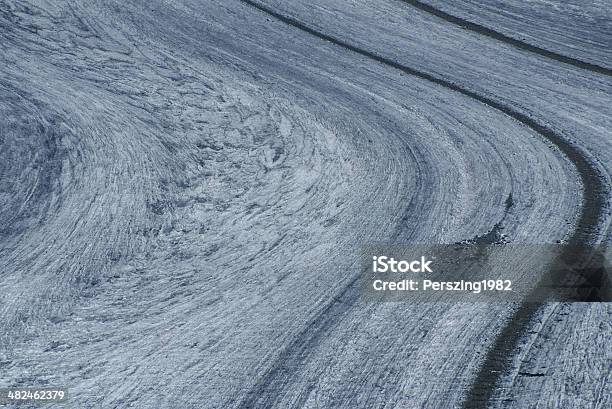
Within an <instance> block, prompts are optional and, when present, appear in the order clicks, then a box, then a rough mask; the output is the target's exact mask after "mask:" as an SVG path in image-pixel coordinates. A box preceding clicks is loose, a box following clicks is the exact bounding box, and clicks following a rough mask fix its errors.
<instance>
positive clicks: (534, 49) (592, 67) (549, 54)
mask: <svg viewBox="0 0 612 409" xmlns="http://www.w3.org/2000/svg"><path fill="white" fill-rule="evenodd" d="M399 1H401V2H403V3H407V4H409V5H411V6H412V7H415V8H417V9H419V10H421V11H424V12H426V13H429V14H432V15H434V16H436V17H439V18H441V19H443V20H444V21H446V22H448V23H451V24H454V25H456V26H459V27H461V28H463V29H465V30H469V31H473V32H475V33H478V34H480V35H484V36H487V37H489V38H492V39H494V40H497V41H501V42H503V43H506V44H509V45H511V46H513V47H516V48H518V49H520V50H524V51H528V52H530V53H534V54H537V55H540V56H542V57H546V58H550V59H551V60H555V61H558V62H562V63H564V64H569V65H573V66H574V67H577V68H581V69H583V70H588V71H592V72H596V73H597V74H603V75H608V76H612V69H610V68H606V67H602V66H600V65H597V64H592V63H589V62H586V61H582V60H579V59H577V58H572V57H568V56H566V55H563V54H559V53H556V52H554V51H550V50H547V49H545V48H541V47H538V46H535V45H532V44H529V43H526V42H524V41H521V40H517V39H516V38H512V37H509V36H507V35H505V34H502V33H500V32H498V31H495V30H492V29H490V28H488V27H485V26H483V25H480V24H478V23H474V22H471V21H468V20H464V19H462V18H460V17H456V16H453V15H451V14H448V13H446V12H444V11H442V10H440V9H437V8H435V7H433V6H430V5H429V4H425V3H423V2H420V1H417V0H399Z"/></svg>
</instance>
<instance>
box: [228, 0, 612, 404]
mask: <svg viewBox="0 0 612 409" xmlns="http://www.w3.org/2000/svg"><path fill="white" fill-rule="evenodd" d="M240 1H241V2H242V3H244V4H246V5H249V6H251V7H253V8H255V9H258V10H260V11H261V12H263V13H265V14H268V15H270V16H272V17H274V18H276V19H277V20H279V21H281V22H283V23H285V24H287V25H289V26H292V27H295V28H297V29H299V30H302V31H304V32H306V33H308V34H311V35H313V36H315V37H318V38H320V39H322V40H325V41H329V42H330V43H332V44H335V45H337V46H339V47H342V48H344V49H346V50H349V51H352V52H355V53H357V54H359V55H362V56H364V57H367V58H370V59H372V60H374V61H377V62H379V63H381V64H384V65H387V66H389V67H392V68H395V69H397V70H399V71H402V72H404V73H406V74H409V75H412V76H415V77H417V78H421V79H424V80H427V81H430V82H432V83H434V84H437V85H440V86H442V87H445V88H448V89H450V90H453V91H456V92H458V93H460V94H462V95H465V96H467V97H469V98H473V99H475V100H477V101H479V102H481V103H483V104H485V105H488V106H490V107H492V108H495V109H497V110H499V111H500V112H502V113H504V114H506V115H508V116H509V117H511V118H514V119H515V120H517V121H519V122H521V123H523V124H524V125H525V126H527V127H529V128H531V129H532V130H534V131H535V132H537V133H539V134H540V135H542V136H543V137H544V138H545V139H547V140H549V141H550V142H551V143H553V144H554V145H555V146H556V147H557V149H559V150H560V151H561V152H562V153H563V154H564V155H565V156H566V157H567V158H568V159H569V161H570V162H571V163H572V164H573V165H574V166H575V168H576V170H577V172H578V174H579V176H580V179H581V182H582V184H583V192H588V194H583V206H582V209H581V212H580V216H579V219H578V222H577V226H576V230H575V231H574V233H573V235H572V237H571V238H570V239H569V243H568V244H570V245H579V244H585V243H593V242H594V241H595V240H596V238H597V236H598V233H599V231H598V227H599V222H600V219H601V218H602V214H603V212H604V209H605V205H606V197H607V190H606V187H605V183H604V182H603V180H602V178H601V176H600V174H599V172H598V171H597V168H596V167H595V166H594V165H592V164H591V163H590V162H589V161H588V159H586V157H585V156H584V155H583V154H582V152H581V151H580V149H578V148H577V147H575V146H573V145H572V144H571V143H569V142H568V141H567V140H565V139H564V138H563V137H561V136H560V135H557V134H556V133H555V132H554V131H553V130H552V129H550V128H548V127H546V126H544V125H541V124H539V123H538V122H536V121H535V120H534V119H532V118H530V117H529V116H527V115H525V114H522V113H520V112H518V111H515V110H514V109H512V108H511V107H509V106H507V105H504V104H502V103H500V102H497V101H495V100H493V99H490V98H487V97H485V96H482V95H480V94H477V93H476V92H473V91H470V90H468V89H465V88H462V87H461V86H459V85H457V84H455V83H452V82H450V81H447V80H444V79H441V78H437V77H435V76H433V75H431V74H428V73H426V72H422V71H418V70H416V69H413V68H410V67H407V66H405V65H402V64H400V63H398V62H396V61H393V60H391V59H388V58H386V57H382V56H380V55H378V54H375V53H373V52H370V51H367V50H364V49H362V48H359V47H356V46H354V45H351V44H349V43H346V42H344V41H342V40H340V39H337V38H335V37H332V36H330V35H327V34H324V33H321V32H319V31H317V30H315V29H313V28H311V27H308V26H307V25H305V24H304V23H302V22H300V21H298V20H295V19H293V18H291V17H287V16H284V15H282V14H279V13H277V12H276V11H274V10H272V9H270V8H268V7H266V6H264V5H261V4H259V3H256V2H254V1H252V0H240ZM357 281H358V280H357V277H355V278H354V279H353V280H352V281H351V282H350V283H349V284H348V285H347V287H345V289H344V290H343V292H342V293H341V294H339V295H338V297H336V298H335V299H334V300H332V301H331V302H330V303H329V304H328V305H327V306H326V307H325V308H324V309H323V310H322V311H321V312H320V313H319V314H318V315H317V316H316V317H315V318H314V319H313V320H312V321H311V323H310V324H309V325H308V326H307V327H306V328H305V329H304V330H303V331H302V332H301V333H300V334H298V338H295V340H294V341H293V342H292V343H291V344H290V345H288V346H287V348H286V349H285V350H284V351H283V352H282V353H281V354H280V356H279V357H278V359H277V361H276V362H275V364H274V365H272V367H271V368H270V369H269V370H268V372H267V373H266V374H265V375H264V377H263V378H261V379H260V380H258V382H257V383H256V385H255V386H254V388H252V389H251V390H250V391H249V393H248V394H247V396H246V397H245V399H244V400H242V401H241V402H240V407H242V408H245V409H246V408H255V407H270V406H271V405H272V404H273V403H274V402H275V401H276V399H278V398H280V397H279V393H280V391H281V390H282V387H283V385H285V384H286V381H285V379H287V378H289V377H291V375H292V374H293V373H294V372H295V371H296V370H298V369H299V368H298V366H299V364H300V362H302V361H303V358H304V357H303V354H304V353H305V352H306V351H308V350H310V349H311V347H312V346H313V345H315V344H317V343H318V342H319V341H320V339H321V337H322V335H323V334H324V333H325V332H326V331H327V330H328V329H329V328H330V327H331V326H333V325H334V323H335V322H337V320H338V319H340V318H341V317H342V316H344V315H345V314H346V313H347V312H348V311H349V310H350V307H351V305H353V304H354V303H355V301H356V299H357V293H358V291H357V285H356V283H357ZM577 301H580V300H577ZM584 301H587V300H584ZM588 301H593V300H591V299H589V300H588ZM540 306H541V304H538V303H523V304H521V305H520V306H519V307H518V309H517V310H516V312H515V313H514V315H513V316H512V318H511V319H510V320H509V321H508V323H507V324H506V326H505V327H504V329H503V330H502V332H501V333H500V334H499V335H498V336H497V337H496V340H495V342H494V343H493V346H492V347H491V349H490V350H489V351H488V353H487V356H486V358H485V360H484V362H483V364H482V365H481V368H480V370H479V372H478V374H477V376H476V378H475V380H474V381H473V382H472V385H471V386H470V389H469V391H468V393H467V395H466V399H465V401H464V403H463V407H464V408H485V407H487V404H488V402H489V400H490V399H491V397H492V396H493V393H494V391H495V387H496V385H497V383H498V381H499V379H500V377H501V375H502V373H503V370H504V369H505V368H507V367H508V366H509V364H510V363H511V356H512V353H513V351H514V350H515V349H516V346H517V344H518V341H519V338H520V337H521V335H522V334H523V333H525V330H526V328H527V326H528V325H529V323H530V321H531V319H532V318H533V317H534V315H535V313H536V312H537V311H538V310H539V309H540ZM266 394H269V395H270V400H267V399H268V398H267V397H265V396H264V395H266Z"/></svg>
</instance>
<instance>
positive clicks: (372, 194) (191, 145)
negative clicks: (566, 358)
mask: <svg viewBox="0 0 612 409" xmlns="http://www.w3.org/2000/svg"><path fill="white" fill-rule="evenodd" d="M329 4H331V3H329ZM379 4H382V5H383V6H379ZM274 6H275V7H279V9H281V10H283V9H282V7H281V6H284V7H289V6H291V7H296V8H294V9H284V10H285V11H288V12H289V11H290V12H292V13H294V14H296V15H299V13H298V11H299V10H300V9H299V8H298V7H299V6H300V4H298V3H291V4H286V3H284V4H283V5H281V4H274ZM370 6H371V7H373V8H371V9H369V10H370V11H369V12H368V11H367V9H365V8H359V9H363V10H366V11H364V12H363V13H364V14H365V16H363V15H350V14H347V13H348V12H347V10H349V9H339V10H333V11H332V9H331V8H328V7H331V6H329V5H325V7H324V6H323V5H318V7H317V5H316V4H313V5H312V6H310V7H311V8H312V7H314V9H315V10H318V11H322V12H324V14H326V15H327V17H325V18H327V20H326V19H325V18H323V17H318V16H319V15H318V14H317V13H314V10H312V9H309V10H308V14H304V16H307V17H308V18H310V19H311V20H309V21H313V22H315V24H319V23H320V25H321V27H322V28H324V29H325V30H329V31H330V32H333V31H332V30H334V29H337V30H338V31H337V32H335V34H342V35H345V36H346V37H347V38H349V39H352V40H354V41H358V42H360V44H362V45H364V46H367V47H370V48H372V49H376V50H377V51H379V50H388V51H390V52H392V53H396V54H394V55H393V57H402V56H403V57H402V58H408V57H410V56H415V55H416V56H419V55H420V56H421V58H412V57H411V58H409V59H410V62H411V63H414V62H416V63H417V64H421V66H422V67H424V68H428V69H431V70H432V71H433V72H436V73H437V74H440V75H441V76H445V77H446V78H450V79H453V80H455V79H461V81H468V83H469V84H472V85H474V87H481V88H480V89H479V90H482V91H483V92H489V93H496V94H497V92H498V91H499V92H500V93H499V95H500V98H502V99H504V100H510V101H511V102H517V101H516V100H520V102H521V104H523V106H524V107H525V110H527V111H528V112H533V113H534V115H537V116H538V117H539V118H541V117H544V118H545V119H546V121H547V123H552V124H555V125H556V124H563V128H562V129H564V130H568V133H571V135H572V136H573V137H575V138H583V139H581V140H580V141H581V143H584V144H585V146H587V147H588V149H589V152H592V154H593V157H594V161H599V163H603V164H604V165H605V164H606V163H610V162H605V160H606V158H609V155H610V148H609V134H608V133H607V132H608V131H607V130H609V129H610V128H609V127H608V124H609V121H610V119H609V118H608V115H609V112H608V111H607V110H606V109H605V106H606V105H604V103H605V102H606V101H607V100H608V99H609V93H607V88H605V87H606V86H607V83H606V82H604V81H603V80H601V79H600V78H598V77H590V76H588V75H586V74H584V75H583V74H582V73H578V74H577V73H576V72H575V71H572V70H570V69H566V68H560V70H561V74H547V72H548V68H549V63H548V62H546V61H539V60H537V59H530V58H529V57H525V56H524V55H522V54H521V53H517V52H515V51H513V50H506V49H504V48H503V47H502V46H500V45H499V44H495V43H493V42H488V41H484V42H483V40H482V39H480V38H478V37H477V36H474V35H471V34H464V35H463V37H456V34H457V33H456V30H455V29H453V28H448V27H446V26H445V25H444V24H442V23H439V22H438V23H435V24H434V22H433V20H431V21H430V20H428V17H426V16H421V15H420V14H416V15H417V16H420V17H418V18H420V19H422V20H420V21H421V23H419V21H414V22H412V21H411V24H412V28H411V30H415V33H417V34H418V36H416V34H414V35H415V36H416V37H415V38H417V39H419V42H415V41H409V40H408V39H406V38H403V37H402V36H401V35H396V34H393V36H390V35H389V34H388V33H387V34H385V32H386V30H387V29H388V27H391V26H392V25H389V24H388V23H389V21H390V22H391V23H392V22H393V19H394V18H397V17H394V16H398V15H399V16H402V18H403V19H408V18H412V17H410V16H412V15H413V14H414V13H412V12H410V11H408V10H405V9H401V8H399V6H398V5H397V4H391V3H383V2H377V3H376V4H374V5H370ZM377 7H389V9H388V10H379V9H377ZM351 10H352V9H351ZM1 11H2V13H1V14H0V18H1V20H0V27H1V30H0V35H1V36H2V42H1V43H2V47H3V48H2V50H3V53H2V54H1V58H2V64H1V65H0V70H1V72H2V80H1V83H0V84H1V87H2V88H1V89H2V96H3V97H2V100H1V102H0V104H1V109H2V113H3V116H4V118H6V120H3V127H2V128H0V130H1V132H2V133H1V135H0V136H1V138H2V139H1V140H0V143H1V144H2V153H1V154H2V158H3V160H2V161H1V162H2V163H3V164H2V165H0V166H2V168H1V171H2V185H1V186H2V192H1V193H2V196H1V198H2V199H1V200H2V205H3V206H2V216H3V218H5V219H4V220H8V221H7V222H6V223H4V226H3V230H2V245H1V248H0V251H1V252H0V262H1V264H0V265H1V267H2V270H1V276H0V290H1V292H0V294H1V295H0V297H2V298H0V322H1V324H0V326H1V328H0V334H2V338H1V340H0V342H1V343H0V347H1V349H0V369H1V372H0V373H1V375H0V383H2V386H7V385H11V386H31V385H62V386H65V387H67V388H68V389H69V393H70V400H69V403H68V404H67V406H69V407H100V408H108V407H117V408H123V407H128V406H132V407H142V408H148V407H151V408H152V407H176V408H183V407H211V408H217V407H218V408H221V407H240V406H242V407H255V406H262V407H267V406H276V407H288V406H289V407H291V406H304V407H321V406H322V407H330V406H331V407H334V406H336V407H351V408H352V407H383V406H385V405H388V406H391V407H393V406H400V407H401V406H406V407H410V406H420V405H422V406H424V407H440V406H441V405H446V406H450V407H453V406H457V405H459V404H460V402H461V399H462V397H463V394H464V393H465V390H466V388H467V387H468V386H469V383H470V380H471V377H472V376H473V374H474V373H475V371H476V370H477V368H478V364H479V362H480V358H481V357H482V356H483V355H484V353H485V352H486V349H487V347H488V346H489V345H490V344H491V342H492V339H493V337H494V334H495V332H496V331H497V330H498V328H499V327H500V326H502V325H503V321H502V320H500V319H499V316H500V315H501V316H504V314H506V315H507V314H508V313H509V311H510V308H509V307H504V306H499V307H491V306H478V305H462V306H454V307H452V308H451V307H450V306H446V305H443V304H440V305H436V304H432V305H426V306H411V305H405V304H399V305H397V304H393V305H363V304H361V303H359V302H357V301H355V297H354V296H353V294H352V292H351V291H350V288H351V287H350V282H351V281H352V279H353V277H354V276H355V275H356V274H357V272H358V267H357V265H358V262H359V248H360V246H361V245H362V244H365V243H371V242H385V241H386V242H399V243H409V242H453V241H458V240H463V239H469V238H472V237H474V236H481V235H485V234H487V233H488V232H490V231H491V229H492V228H493V226H495V225H496V224H499V225H500V226H501V227H502V231H503V234H504V235H505V236H506V237H505V238H506V240H510V241H529V240H531V241H537V242H552V241H554V240H559V239H563V238H566V237H568V236H569V235H570V234H572V231H573V229H574V227H575V223H576V220H577V214H578V212H579V208H580V203H581V186H580V178H579V177H578V175H577V174H576V170H575V168H574V167H573V166H572V164H571V163H570V162H569V161H568V160H567V158H566V157H565V156H564V155H562V154H561V153H560V152H559V151H558V150H557V149H555V147H554V146H551V144H550V143H549V142H548V141H546V140H544V139H543V138H542V137H541V135H538V134H537V133H536V132H534V131H533V130H531V129H529V128H527V127H525V126H523V125H521V124H520V123H518V122H517V121H515V120H513V119H511V118H509V117H507V116H505V115H503V114H502V113H500V112H498V111H496V110H494V109H491V108H490V107H487V106H485V105H483V104H481V103H479V102H476V101H474V100H472V99H469V98H466V97H465V96H462V95H460V94H458V93H455V92H451V91H448V90H446V89H444V88H442V87H439V86H436V85H433V84H430V83H428V82H426V81H423V80H420V79H416V78H412V77H409V76H406V75H403V74H401V73H400V72H398V71H396V70H394V69H391V68H389V67H386V66H384V65H381V64H378V63H376V62H373V61H370V60H368V59H366V58H363V57H361V56H358V55H355V53H352V52H350V51H347V50H343V49H341V48H338V47H336V46H334V45H331V44H329V43H327V42H325V41H322V40H320V39H317V38H314V37H312V36H308V35H305V34H304V33H303V32H300V31H299V30H296V29H294V28H292V27H288V26H286V25H285V24H282V23H280V22H278V21H273V19H270V18H269V17H267V16H266V15H264V14H262V13H260V12H258V11H257V10H255V9H253V8H249V7H246V6H245V5H244V4H241V3H239V2H221V1H219V2H205V3H201V2H172V3H168V2H141V3H139V2H134V3H131V4H128V5H124V4H121V3H115V2H112V1H96V2H79V3H77V5H74V4H72V3H70V2H35V3H34V2H33V3H31V4H26V3H23V2H19V3H6V2H4V3H1ZM368 13H370V14H368ZM402 13H403V14H402ZM368 15H369V16H380V15H382V16H384V22H386V23H387V24H380V21H374V20H372V19H371V17H370V18H369V17H368ZM343 16H346V17H343ZM313 18H314V20H313ZM405 21H408V20H404V22H405ZM331 22H333V23H334V24H326V23H331ZM338 22H341V23H342V24H345V25H340V24H338ZM337 24H338V25H337ZM418 24H421V26H418ZM334 27H336V28H334ZM351 27H353V29H352V31H351V30H349V29H350V28H351ZM355 27H359V30H357V29H356V28H355ZM415 27H416V28H415ZM364 28H365V29H367V30H370V32H364ZM340 29H346V31H341V30H340ZM434 29H435V30H434ZM405 30H407V28H406V29H405ZM438 30H439V31H438ZM453 30H455V31H453ZM406 32H407V31H404V33H406ZM400 34H401V33H400ZM427 39H429V40H427ZM453 41H455V43H453ZM398 44H400V45H398ZM436 44H437V45H439V46H440V45H441V47H443V50H436V48H435V47H434V46H436ZM458 45H459V46H458ZM462 47H465V48H467V51H466V52H465V54H461V48H462ZM470 47H472V49H470ZM425 49H427V50H425ZM499 49H502V51H503V52H502V53H501V56H500V55H499V54H500V53H499V51H498V50H499ZM473 50H479V52H480V54H476V53H474V52H470V51H473ZM487 50H488V51H487ZM487 52H489V53H490V55H487ZM445 53H446V54H445ZM449 53H451V54H449ZM453 53H456V55H457V60H451V61H452V63H448V57H445V55H453ZM400 54H401V55H400ZM475 54H476V57H477V58H480V60H478V61H477V62H478V63H479V64H480V68H479V69H478V72H475V71H473V70H472V68H473V66H472V63H473V62H474V60H473V59H474V58H476V57H474V55H475ZM491 55H495V56H496V59H495V60H492V59H491V58H490V56H491ZM422 56H428V58H422ZM430 56H434V57H435V58H438V61H447V62H446V63H444V64H434V63H435V62H436V60H435V58H434V59H433V60H431V59H430V58H433V57H430ZM445 58H446V60H445ZM504 58H505V59H508V60H512V61H514V60H516V59H519V61H523V60H521V59H527V61H528V63H529V68H527V65H528V64H527V62H525V65H524V66H523V65H522V64H513V65H511V66H512V67H513V68H512V69H513V71H512V75H509V74H507V73H506V74H503V75H502V74H499V72H500V71H498V69H499V65H501V64H502V63H503V62H504ZM432 61H433V62H432ZM534 61H535V63H536V64H542V66H541V67H538V68H537V69H535V70H534V69H533V68H532V67H531V64H533V63H534ZM427 64H431V65H430V66H429V65H427ZM552 68H554V69H555V70H556V69H557V67H556V66H555V65H552ZM534 72H535V73H536V74H534ZM554 72H556V71H554ZM495 73H497V74H495ZM554 75H559V76H560V78H562V79H563V82H564V84H562V85H559V84H558V83H557V82H555V81H554V80H555V79H554V78H553V79H547V80H546V81H544V82H543V83H542V84H543V85H540V90H541V91H542V95H540V98H530V97H529V91H530V89H533V88H532V87H534V86H535V84H536V83H537V82H538V80H543V79H546V78H547V77H548V76H554ZM572 75H574V76H576V78H575V79H572V78H573V77H572ZM512 76H517V78H519V79H525V80H528V81H529V82H526V83H525V85H524V88H523V89H524V91H523V93H521V92H519V91H516V92H515V90H516V88H515V85H514V80H515V78H513V77H512ZM475 78H478V81H476V80H475ZM470 79H471V82H470ZM553 83H555V84H556V85H555V86H559V87H560V88H559V89H556V88H553V85H552V84H553ZM491 84H493V85H491ZM500 84H501V85H500ZM508 84H512V88H510V87H509V85H508ZM493 86H494V87H495V88H489V87H493ZM553 90H555V93H553ZM504 93H505V94H504ZM553 94H554V95H556V96H561V97H564V98H567V99H566V101H564V102H563V103H560V102H559V100H558V98H557V99H554V101H553ZM509 95H511V96H512V98H510V97H509ZM546 98H549V99H546ZM586 99H589V101H590V103H589V104H586V105H581V104H582V102H584V101H585V100H586ZM542 101H544V102H542ZM576 101H578V102H576ZM564 106H567V107H568V108H567V109H566V110H563V107H564ZM575 106H580V107H581V109H582V110H581V111H579V112H575V111H571V108H572V107H575ZM585 106H586V107H587V108H584V107H585ZM570 111H571V115H570V114H569V112H570ZM551 112H553V113H555V115H556V116H554V115H551V116H550V117H549V116H548V114H549V113H551ZM570 116H571V117H572V118H574V119H573V120H572V121H569V120H568V117H570ZM558 126H559V127H561V125H558ZM585 127H586V128H588V131H584V128H585ZM574 131H578V132H574ZM4 158H6V160H4ZM604 165H601V167H602V168H604V169H605V166H604ZM510 195H511V198H512V200H511V201H509V200H508V199H509V197H510ZM508 203H512V205H511V206H509V205H508ZM346 288H349V290H348V291H347V290H346ZM338 299H339V300H340V301H341V302H340V303H337V302H335V301H336V300H338ZM605 313H606V312H605V308H602V311H600V312H599V313H598V312H597V310H594V311H593V312H592V315H591V317H592V319H593V320H595V321H593V322H596V320H597V319H601V317H602V316H605V315H602V314H605ZM321 317H322V318H321ZM592 334H596V333H595V332H593V333H592ZM598 345H601V342H600V343H599V344H598ZM594 373H595V374H596V375H597V377H596V378H597V379H595V381H596V382H593V383H592V385H593V388H596V387H601V386H602V383H601V381H602V379H601V377H600V376H599V375H598V374H601V372H594ZM593 390H596V389H593ZM600 395H601V396H600V398H598V402H605V399H604V398H605V396H607V395H605V394H600ZM564 396H567V395H564Z"/></svg>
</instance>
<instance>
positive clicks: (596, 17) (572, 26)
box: [424, 0, 612, 68]
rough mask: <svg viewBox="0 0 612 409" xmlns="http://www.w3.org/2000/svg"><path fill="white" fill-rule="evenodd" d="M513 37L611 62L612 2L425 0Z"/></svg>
mask: <svg viewBox="0 0 612 409" xmlns="http://www.w3.org/2000/svg"><path fill="white" fill-rule="evenodd" d="M424 3H426V4H428V5H432V6H435V7H436V8H439V9H440V10H442V11H445V12H447V13H450V14H452V15H454V16H457V17H461V18H464V19H466V20H469V21H473V22H476V23H479V24H481V25H484V26H485V27H491V28H494V29H495V30H496V31H498V32H500V33H503V34H505V35H507V36H510V37H512V38H516V39H518V40H522V41H525V42H527V43H529V44H532V45H536V46H539V47H542V48H544V49H546V50H550V51H555V52H558V53H561V54H563V55H566V56H569V57H574V58H579V59H581V60H584V61H587V62H590V63H595V64H598V65H601V66H604V67H607V68H612V65H611V64H610V60H611V59H612V49H611V48H610V43H612V3H611V2H610V1H609V0H598V1H589V2H584V1H575V0H574V1H558V0H552V1H551V0H529V1H520V0H509V1H506V0H503V1H502V0H487V1H481V0H458V1H452V2H450V1H445V0H426V1H424Z"/></svg>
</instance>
